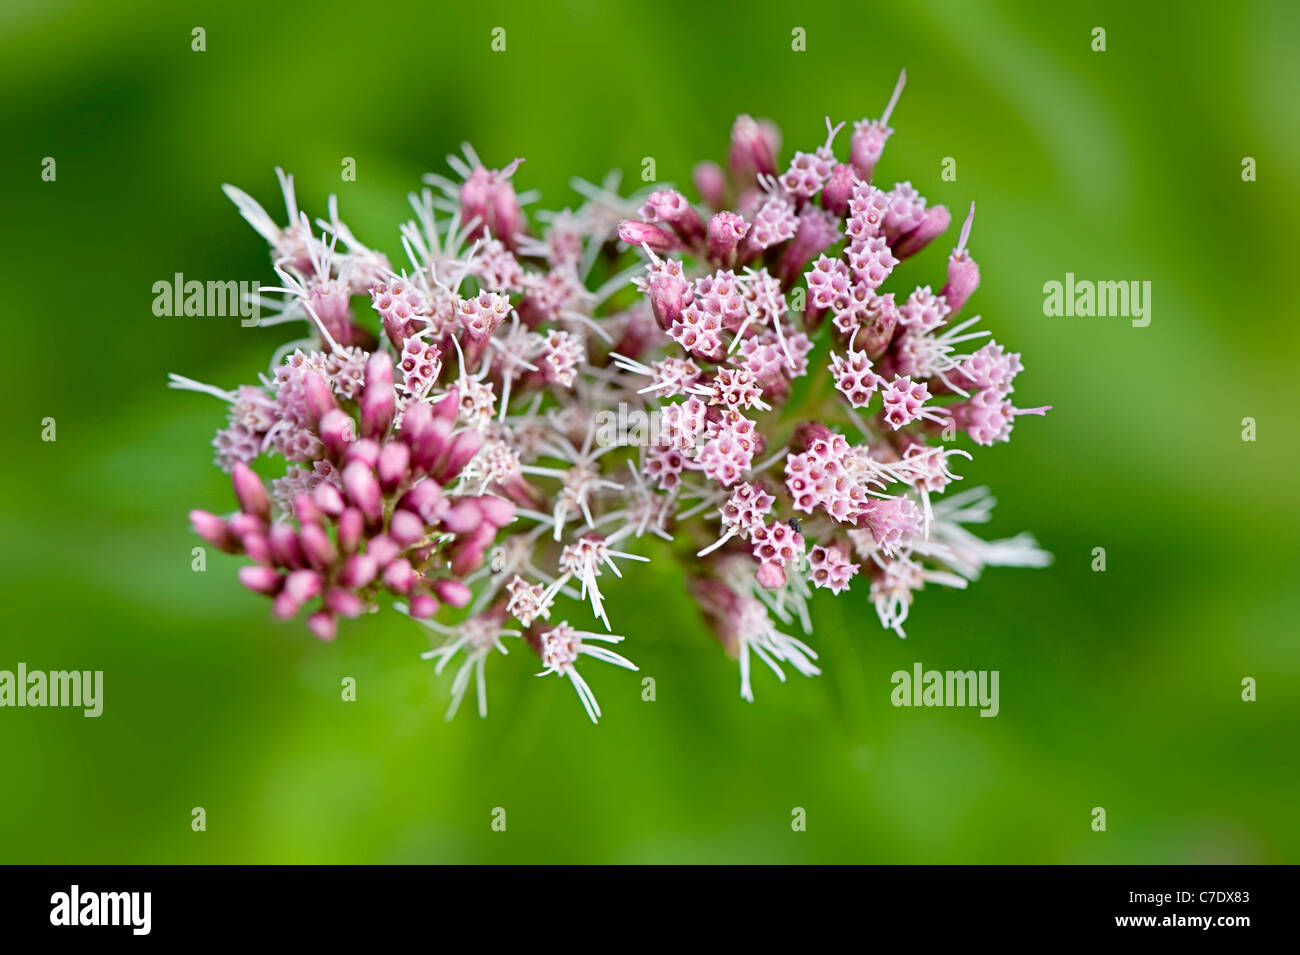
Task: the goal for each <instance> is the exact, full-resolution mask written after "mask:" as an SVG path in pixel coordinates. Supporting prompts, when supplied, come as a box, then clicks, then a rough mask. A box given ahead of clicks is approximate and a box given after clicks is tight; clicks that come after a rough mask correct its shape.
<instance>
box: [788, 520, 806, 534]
mask: <svg viewBox="0 0 1300 955" xmlns="http://www.w3.org/2000/svg"><path fill="white" fill-rule="evenodd" d="M788 523H789V525H790V526H791V527H792V528H794V532H795V533H796V534H802V533H803V528H802V527H801V526H800V525H799V518H797V517H792V518H790V520H789V521H788Z"/></svg>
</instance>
